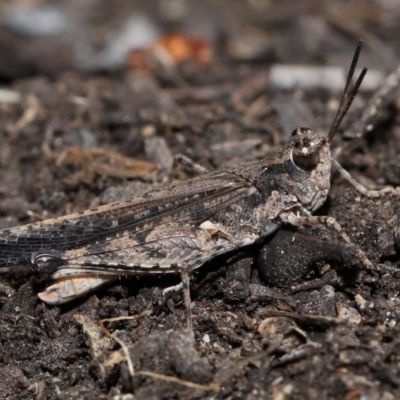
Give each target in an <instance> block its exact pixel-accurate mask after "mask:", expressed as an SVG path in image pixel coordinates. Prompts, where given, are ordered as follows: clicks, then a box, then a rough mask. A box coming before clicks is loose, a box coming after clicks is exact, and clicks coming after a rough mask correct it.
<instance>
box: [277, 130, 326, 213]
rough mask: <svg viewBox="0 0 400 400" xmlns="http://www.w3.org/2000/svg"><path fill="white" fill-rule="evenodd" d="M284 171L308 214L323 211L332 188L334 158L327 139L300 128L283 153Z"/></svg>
mask: <svg viewBox="0 0 400 400" xmlns="http://www.w3.org/2000/svg"><path fill="white" fill-rule="evenodd" d="M283 167H284V169H285V171H286V172H287V174H288V175H289V176H290V180H291V182H292V187H293V190H294V192H295V194H296V197H297V199H298V200H299V202H300V203H301V204H302V205H303V206H304V207H305V208H307V209H308V210H310V211H314V210H316V209H317V208H318V207H320V206H321V205H322V204H323V203H324V201H325V199H326V196H327V195H328V192H329V187H330V173H331V154H330V145H329V143H328V141H327V139H326V137H323V136H320V135H318V134H317V133H315V132H314V131H312V130H311V129H309V128H297V129H296V130H294V131H293V132H292V136H291V138H290V140H289V142H288V144H287V145H286V146H285V148H284V150H283Z"/></svg>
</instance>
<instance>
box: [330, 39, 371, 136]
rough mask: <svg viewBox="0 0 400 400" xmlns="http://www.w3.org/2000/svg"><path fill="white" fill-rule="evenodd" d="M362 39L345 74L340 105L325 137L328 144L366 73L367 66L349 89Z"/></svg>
mask: <svg viewBox="0 0 400 400" xmlns="http://www.w3.org/2000/svg"><path fill="white" fill-rule="evenodd" d="M362 44H363V41H362V40H359V42H358V45H357V48H356V51H355V53H354V56H353V61H352V62H351V66H350V70H349V74H348V75H347V81H346V86H345V87H344V91H343V95H342V99H341V100H340V105H339V108H338V111H337V113H336V116H335V120H334V121H333V124H332V127H331V130H330V131H329V133H328V137H327V142H328V144H331V142H332V139H333V137H334V136H335V133H336V131H337V130H338V128H339V125H340V123H341V122H342V120H343V118H344V116H345V115H346V113H347V111H348V110H349V108H350V106H351V103H352V102H353V100H354V97H355V96H356V94H357V91H358V89H359V87H360V85H361V82H362V81H363V79H364V76H365V74H366V73H367V68H363V70H362V71H361V73H360V75H359V77H358V79H357V81H356V84H355V85H354V87H353V89H352V90H351V91H350V93H349V90H350V85H351V81H352V80H353V75H354V70H355V69H356V65H357V61H358V57H359V56H360V52H361V47H362Z"/></svg>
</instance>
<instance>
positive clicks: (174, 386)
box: [0, 0, 400, 400]
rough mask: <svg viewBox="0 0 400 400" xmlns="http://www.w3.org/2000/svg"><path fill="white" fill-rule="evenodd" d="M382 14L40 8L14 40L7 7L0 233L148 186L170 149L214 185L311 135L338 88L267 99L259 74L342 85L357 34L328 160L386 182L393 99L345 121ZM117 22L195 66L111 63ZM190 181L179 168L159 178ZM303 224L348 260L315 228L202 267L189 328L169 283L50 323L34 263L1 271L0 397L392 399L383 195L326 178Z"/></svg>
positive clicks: (392, 21)
mask: <svg viewBox="0 0 400 400" xmlns="http://www.w3.org/2000/svg"><path fill="white" fill-rule="evenodd" d="M14 3H15V4H14ZM381 3H382V4H381ZM389 3H390V2H387V1H385V2H384V1H381V2H380V1H374V2H372V1H371V2H361V1H358V0H351V1H335V0H332V1H327V2H313V1H302V2H297V1H289V0H286V1H272V2H267V1H266V2H263V1H248V2H244V1H231V0H225V1H224V0H221V1H218V2H216V1H211V0H209V1H202V2H184V1H180V0H177V1H164V0H163V1H159V2H148V1H137V2H132V4H134V5H132V4H131V3H130V2H125V1H119V0H118V1H113V2H109V1H106V0H103V1H98V2H70V1H59V2H51V1H43V2H37V4H36V5H35V6H33V5H32V6H31V7H32V9H31V10H29V12H28V15H29V16H30V17H29V18H28V19H27V20H25V22H24V23H23V24H22V25H21V23H18V20H17V19H16V17H15V15H14V14H15V13H17V14H18V13H20V14H18V15H25V16H26V15H27V11H26V9H23V6H22V5H21V4H23V2H7V4H9V8H7V7H5V8H4V10H3V14H4V18H3V19H4V23H3V25H1V26H0V55H1V57H0V60H2V61H1V62H0V81H1V82H2V85H1V88H2V89H7V90H10V91H12V92H5V93H4V94H3V92H1V93H0V97H1V100H0V116H1V118H0V228H6V227H12V226H17V225H22V224H26V223H30V222H35V221H37V220H40V219H46V218H52V217H55V216H61V215H65V214H68V213H71V212H76V211H80V210H84V209H87V208H90V207H94V206H97V205H98V204H104V203H107V202H111V201H114V200H118V199H122V198H126V197H129V196H132V195H134V194H139V193H143V192H144V191H147V190H150V189H151V188H155V187H159V186H160V185H161V184H162V182H164V181H165V180H166V179H167V176H168V174H169V170H170V168H171V164H172V160H173V155H175V154H178V153H183V154H185V155H188V156H189V157H191V158H192V159H193V160H195V161H196V162H198V163H200V164H202V165H205V166H206V167H207V168H209V169H219V168H222V167H225V166H227V165H232V164H235V163H237V162H240V161H243V160H252V159H261V158H262V157H263V156H265V155H267V154H269V153H271V152H273V151H277V150H278V149H280V147H281V146H282V144H283V143H284V142H285V141H286V139H287V137H288V136H289V135H290V133H291V131H292V130H293V129H295V128H296V127H297V126H298V125H300V126H308V127H310V128H312V129H314V130H315V131H317V132H327V131H328V130H329V128H330V125H331V124H332V121H333V119H334V115H335V112H336V109H337V102H338V100H339V99H340V95H341V91H342V90H343V83H342V82H340V83H335V82H333V83H329V85H328V83H327V82H326V79H325V78H324V79H320V78H319V77H317V76H316V75H315V77H314V81H313V82H312V84H311V86H309V85H308V84H307V83H306V80H307V79H308V78H306V77H305V76H304V78H301V79H300V81H299V83H298V85H297V86H295V87H283V85H284V84H283V83H282V82H281V81H279V80H278V79H277V78H276V77H275V78H274V76H273V74H272V73H271V71H272V70H273V69H274V68H277V65H284V66H288V65H293V64H296V65H299V64H301V65H304V69H303V70H302V73H305V74H306V75H307V74H308V73H309V72H310V70H309V68H311V67H315V66H316V65H317V66H320V67H321V71H325V70H324V67H323V66H337V67H342V68H343V69H344V70H347V68H348V66H349V64H350V60H351V57H352V55H353V52H354V49H355V47H356V43H357V41H358V39H359V38H360V37H361V38H363V39H364V42H365V44H364V49H363V53H362V57H361V60H360V63H359V65H360V66H361V67H362V66H366V67H369V68H371V70H372V71H371V74H370V81H368V82H369V83H368V82H366V83H365V85H363V87H362V89H361V91H360V93H359V94H358V97H357V99H356V101H355V104H354V105H353V107H352V109H351V111H350V112H349V115H348V116H347V117H346V118H345V120H344V121H343V124H342V129H341V130H340V132H339V133H338V134H337V137H336V138H335V140H334V143H333V153H334V155H335V157H336V159H337V160H338V161H339V162H341V164H342V165H343V166H344V167H345V168H346V169H347V170H348V171H349V172H350V173H351V174H352V176H353V177H354V178H356V179H357V180H358V181H360V182H362V183H363V184H365V185H366V186H368V187H379V186H386V185H392V186H398V185H400V178H399V177H400V117H399V112H398V111H399V105H400V96H399V93H400V91H399V88H398V84H395V85H393V87H392V88H390V90H388V92H387V93H386V94H385V95H384V97H383V101H382V102H381V103H380V106H379V107H378V112H377V113H376V114H375V115H374V116H373V117H371V118H369V119H368V118H364V117H362V114H363V110H365V109H366V108H367V107H368V102H369V101H370V99H372V98H373V96H374V93H375V92H376V90H378V89H379V88H380V87H382V83H380V81H379V79H380V78H379V77H381V78H385V77H387V76H388V75H389V74H390V73H391V72H392V70H394V69H395V68H396V67H397V66H398V64H399V61H400V60H399V58H400V56H399V55H400V43H399V41H398V32H399V29H400V7H399V5H398V4H397V3H396V2H392V4H391V5H389ZM111 4H112V6H111ZM21 7H22V8H21ZM385 7H386V8H385ZM389 7H391V8H389ZM49 10H50V11H51V12H53V13H55V15H56V16H57V18H59V19H58V20H56V23H55V24H53V25H51V24H50V25H49V26H50V28H49V29H50V33H49V32H48V33H47V34H43V32H42V33H40V32H37V31H35V29H36V30H37V29H38V27H41V26H45V24H44V22H43V21H42V22H35V21H36V20H34V16H35V15H36V17H37V15H39V17H40V16H41V15H43V14H40V12H44V11H49ZM39 11H40V12H39ZM12 12H14V14H12ZM29 13H31V14H29ZM35 13H36V14H35ZM37 13H38V14H37ZM13 15H14V17H13ZM36 17H35V18H36ZM39 17H38V18H39ZM41 18H43V16H42V17H41ZM141 24H142V25H141ZM143 24H144V25H143ZM146 24H147V25H146ZM127 26H129V27H130V28H132V27H137V26H139V28H140V29H139V31H138V32H139V33H138V32H136V31H135V32H136V33H133V35H137V36H138V37H139V36H141V35H142V34H143V36H144V39H143V40H145V39H146V40H147V41H148V42H149V40H150V39H151V40H152V41H154V40H156V38H157V37H158V36H159V35H161V34H163V33H166V32H181V33H182V34H184V35H194V36H197V37H199V36H200V37H203V38H204V42H203V46H204V47H205V48H206V50H211V49H212V51H213V56H212V59H211V61H210V62H207V61H204V62H199V60H198V59H196V57H197V55H196V54H197V53H194V55H192V56H191V57H189V58H188V59H186V60H185V61H183V62H180V63H175V64H172V65H170V64H168V65H167V66H166V65H162V63H160V62H159V61H154V55H151V54H150V55H148V58H145V64H146V63H147V64H146V68H143V66H142V67H140V68H139V67H137V65H136V64H135V65H136V66H132V63H131V64H130V65H131V68H128V66H127V65H128V64H127V62H126V61H125V56H126V54H125V53H123V54H125V56H121V57H120V58H119V59H118V58H117V59H115V58H113V57H112V56H111V54H114V53H113V52H112V51H111V50H110V48H111V49H112V50H113V51H116V49H117V47H118V43H117V38H118V37H119V36H118V35H120V36H121V35H122V32H123V31H124V29H125V30H126V29H127ZM51 27H52V28H51ZM51 29H53V31H51ZM146 29H147V30H148V31H146ZM146 32H147V33H146ZM149 32H150V33H149ZM146 35H147V36H146ZM153 36H154V38H153ZM113 46H114V47H113ZM107 49H108V50H107ZM107 51H108V53H107ZM140 60H141V59H140ZM136 61H137V60H136ZM282 68H283V67H282ZM333 73H334V72H332V74H333ZM311 74H312V75H313V73H311ZM398 75H399V74H398ZM374 76H378V78H374ZM398 78H399V77H398ZM374 79H375V80H374ZM3 96H5V97H4V98H3ZM10 96H11V97H10ZM13 96H14V97H13ZM15 96H17V98H16V97H15ZM369 124H371V125H372V129H370V128H368V129H367V125H369ZM339 153H340V154H339ZM142 161H145V162H142ZM192 175H193V172H192V171H190V170H188V169H186V168H184V167H181V168H180V169H179V170H178V172H177V174H176V176H175V178H176V179H177V180H179V179H180V180H181V179H187V178H189V177H190V176H192ZM318 214H320V215H329V216H332V217H334V218H336V219H337V221H338V222H339V223H340V224H341V225H342V227H343V230H344V231H345V232H346V233H347V234H348V235H349V236H350V238H351V240H352V241H353V242H354V245H347V244H346V243H344V242H343V240H342V238H341V237H340V236H338V235H337V234H336V233H335V232H332V231H331V230H330V229H327V228H324V227H314V228H312V229H306V228H304V229H295V228H291V227H285V228H284V229H282V230H281V231H279V232H278V233H277V234H276V235H275V236H274V237H271V238H268V239H267V240H266V241H265V242H264V243H260V244H258V245H257V246H252V247H250V248H247V249H241V250H238V251H237V252H234V253H231V254H227V255H224V256H221V257H218V258H216V259H214V260H212V262H210V263H207V264H206V265H204V266H203V267H202V268H201V269H200V270H199V271H198V272H196V274H195V275H194V277H193V279H192V292H191V293H192V298H193V314H194V316H193V323H194V328H193V332H192V331H188V330H186V329H184V307H183V304H182V298H181V296H180V294H179V293H178V294H174V295H172V296H170V297H164V296H163V295H162V290H163V289H164V288H166V287H169V286H171V285H175V284H177V283H179V278H178V277H174V276H167V277H165V276H150V277H147V276H142V277H131V278H121V280H120V281H119V282H118V284H115V285H113V286H105V287H103V288H102V289H100V290H98V291H96V292H95V293H93V294H91V295H88V296H86V297H83V298H81V299H77V300H75V301H73V302H72V303H69V304H66V305H63V306H54V307H51V306H48V305H46V304H44V303H43V302H41V301H40V300H39V298H38V297H37V293H38V292H40V291H41V290H42V289H43V288H44V286H45V285H46V283H45V282H43V281H42V280H40V278H39V277H38V276H37V275H36V274H35V271H34V268H32V266H30V265H22V266H13V267H12V268H9V269H7V268H5V269H3V272H4V274H2V275H1V276H0V398H1V399H38V400H43V399H125V400H128V399H133V398H136V399H206V398H216V399H223V398H229V399H242V398H245V399H264V398H268V399H349V400H350V399H361V398H363V399H382V400H383V399H384V400H391V399H397V398H399V397H400V387H399V386H400V361H399V360H400V341H399V334H400V330H399V326H400V325H399V321H400V298H399V297H398V295H399V292H400V194H399V191H398V190H397V192H395V193H393V194H386V195H384V196H382V197H380V198H376V199H369V198H367V197H365V196H362V195H361V194H359V193H358V192H357V191H356V190H355V189H354V188H353V187H352V186H351V185H350V184H349V183H348V182H347V181H345V180H344V179H343V178H341V177H340V175H339V174H337V173H336V172H334V173H333V174H332V189H331V192H330V195H329V198H328V200H327V202H326V204H325V205H324V206H323V208H322V209H320V210H319V211H318ZM359 248H361V249H362V250H363V251H364V252H365V253H366V255H367V256H368V258H369V260H370V261H371V262H372V263H374V265H376V268H375V270H373V271H372V270H366V268H365V267H364V265H363V264H362V263H360V262H359V260H358V259H357V257H356V253H357V251H358V249H359ZM378 264H379V265H378ZM5 272H8V273H5ZM121 317H126V318H121ZM107 318H117V320H115V321H111V322H107V321H103V320H104V319H107ZM99 321H103V322H102V324H103V325H104V327H105V328H106V332H108V334H109V335H111V334H112V335H114V337H116V338H117V339H118V342H117V341H115V340H113V339H111V338H110V337H108V336H106V334H105V330H104V329H101V325H99ZM121 344H124V345H125V346H126V347H125V352H124V351H123V350H121ZM127 354H129V356H130V360H131V363H132V365H133V367H134V371H135V375H134V376H132V373H131V372H132V370H131V369H130V365H129V364H128V363H127V361H126V355H127Z"/></svg>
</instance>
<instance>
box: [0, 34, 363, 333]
mask: <svg viewBox="0 0 400 400" xmlns="http://www.w3.org/2000/svg"><path fill="white" fill-rule="evenodd" d="M361 45H362V42H361V41H360V42H359V43H358V46H357V49H356V51H355V54H354V57H353V60H352V63H351V67H350V70H349V73H348V77H347V82H346V85H345V88H344V92H343V95H342V98H341V102H340V106H339V108H338V111H337V114H336V117H335V120H334V122H333V124H332V127H331V129H330V132H329V134H328V135H327V136H326V137H324V136H321V135H319V134H317V133H315V132H313V131H312V130H311V129H308V128H298V129H296V130H294V131H293V133H292V136H291V138H290V140H289V141H288V143H287V144H286V145H285V146H284V147H283V148H282V150H281V151H279V152H277V153H275V154H271V155H269V156H267V157H266V158H264V159H263V160H257V161H249V162H244V163H241V164H238V165H236V166H234V167H229V168H226V169H222V170H219V171H215V172H210V173H207V174H205V175H202V176H198V177H195V178H192V179H189V180H187V181H183V182H180V183H176V184H172V185H170V186H167V187H164V188H161V189H158V190H154V191H151V192H148V193H146V194H143V195H140V196H134V197H131V198H129V199H128V200H124V201H117V202H114V203H111V204H107V205H104V206H101V207H98V208H94V209H90V210H86V211H83V212H80V213H76V214H71V215H67V216H63V217H59V218H54V219H49V220H45V221H42V222H36V223H32V224H29V225H25V226H19V227H15V228H10V229H3V230H0V264H2V265H12V264H19V263H23V262H27V261H29V260H30V262H31V263H32V264H34V265H35V266H36V268H37V271H38V273H39V274H40V275H41V276H42V277H44V278H51V279H52V280H53V284H51V285H50V286H49V287H47V288H46V289H45V290H44V291H43V292H42V293H40V294H39V297H40V298H41V299H42V300H43V301H45V302H47V303H50V304H61V303H65V302H67V301H70V300H72V299H74V298H76V297H78V296H80V295H83V294H84V293H86V292H88V291H90V290H93V289H94V288H96V287H98V286H100V285H102V284H104V283H106V282H110V281H113V280H115V279H117V278H118V277H119V276H121V275H141V274H150V273H151V274H153V273H158V274H164V273H180V276H181V280H182V283H181V284H180V285H177V286H176V287H174V288H175V289H176V288H178V287H179V288H182V289H183V295H184V301H185V306H186V323H187V326H188V327H191V326H192V317H191V301H190V290H189V281H190V276H191V274H192V273H193V271H195V270H196V269H197V268H199V267H200V266H201V265H203V264H204V263H205V262H207V261H208V260H210V259H212V258H214V257H216V256H218V255H219V254H222V253H226V252H229V251H232V250H235V249H238V248H240V247H243V246H247V245H250V244H252V243H255V242H256V241H258V240H260V239H262V238H264V237H265V236H268V235H270V234H271V233H273V232H274V231H276V230H277V229H278V228H279V227H280V226H281V225H282V224H287V223H289V224H293V225H296V226H302V225H313V224H326V225H328V226H331V227H333V228H334V229H336V230H337V231H338V232H340V234H341V235H342V237H343V238H344V240H345V241H346V242H350V239H349V238H348V236H347V235H346V234H345V233H344V232H343V231H342V230H341V228H340V225H339V224H338V223H337V222H336V221H335V220H334V219H333V218H331V217H325V216H312V215H311V214H312V213H313V212H314V211H315V210H317V209H318V208H319V207H320V206H322V204H323V203H324V202H325V200H326V198H327V195H328V192H329V189H330V174H331V163H332V160H331V154H330V146H331V143H332V139H333V137H334V135H335V133H336V131H337V130H338V127H339V125H340V123H341V121H342V119H343V117H344V116H345V114H346V113H347V111H348V109H349V107H350V105H351V103H352V101H353V99H354V97H355V95H356V93H357V90H358V88H359V86H360V85H361V82H362V80H363V78H364V76H365V74H366V71H367V70H366V68H364V69H363V70H362V72H361V74H360V75H359V77H358V79H357V81H356V83H355V85H354V87H353V89H350V86H351V81H352V78H353V75H354V70H355V67H356V64H357V61H358V57H359V54H360V51H361ZM359 256H360V258H361V259H362V260H363V261H364V263H365V264H366V265H367V266H369V267H371V263H370V262H369V261H368V259H367V258H366V256H365V255H364V253H363V252H362V251H361V250H359Z"/></svg>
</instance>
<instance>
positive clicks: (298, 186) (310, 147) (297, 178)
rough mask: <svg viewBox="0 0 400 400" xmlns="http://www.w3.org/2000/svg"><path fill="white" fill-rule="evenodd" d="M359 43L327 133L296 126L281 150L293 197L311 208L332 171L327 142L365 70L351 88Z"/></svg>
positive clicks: (327, 184)
mask: <svg viewBox="0 0 400 400" xmlns="http://www.w3.org/2000/svg"><path fill="white" fill-rule="evenodd" d="M361 46H362V41H361V40H360V41H359V42H358V46H357V49H356V51H355V53H354V57H353V61H352V63H351V66H350V70H349V73H348V76H347V81H346V86H345V88H344V91H343V95H342V99H341V101H340V105H339V108H338V111H337V113H336V117H335V120H334V122H333V124H332V127H331V129H330V131H329V134H328V136H327V137H326V138H325V137H323V136H320V135H318V134H316V133H315V132H313V131H312V130H311V129H308V128H297V129H296V130H294V131H293V133H292V137H291V138H290V140H289V143H288V144H287V145H286V147H285V148H284V150H283V162H284V168H285V170H286V172H287V173H288V175H289V176H290V178H291V181H292V184H293V189H294V191H295V193H296V197H297V198H298V200H299V202H300V203H301V204H302V205H303V206H304V207H305V208H307V209H308V210H310V211H314V210H316V209H317V208H318V207H320V206H321V205H322V204H323V203H324V201H325V199H326V196H327V195H328V192H329V187H330V172H331V154H330V145H331V142H332V139H333V137H334V135H335V133H336V131H337V129H338V127H339V125H340V123H341V122H342V120H343V118H344V116H345V115H346V113H347V111H348V110H349V108H350V105H351V103H352V102H353V99H354V97H355V95H356V93H357V91H358V88H359V87H360V85H361V82H362V80H363V79H364V76H365V74H366V72H367V70H366V68H364V69H363V70H362V72H361V74H360V75H359V77H358V79H357V81H356V83H355V85H354V87H353V89H352V90H350V85H351V81H352V78H353V75H354V70H355V67H356V65H357V61H358V57H359V55H360V51H361Z"/></svg>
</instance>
